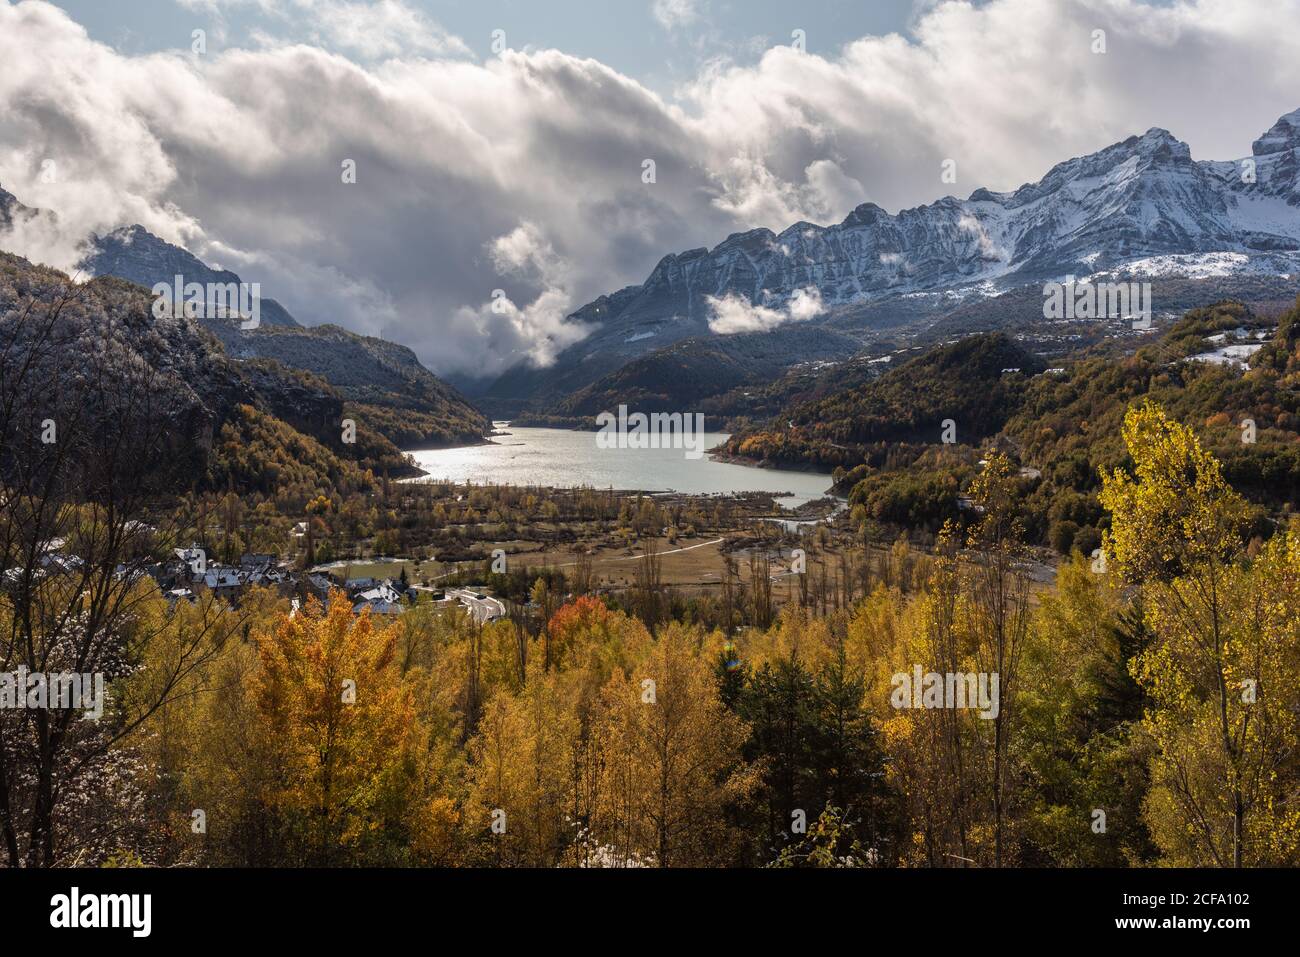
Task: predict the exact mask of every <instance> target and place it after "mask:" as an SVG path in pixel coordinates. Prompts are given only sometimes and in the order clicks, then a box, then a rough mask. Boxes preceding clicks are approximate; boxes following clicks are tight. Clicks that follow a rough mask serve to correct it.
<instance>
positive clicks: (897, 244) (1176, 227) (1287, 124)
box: [488, 110, 1300, 403]
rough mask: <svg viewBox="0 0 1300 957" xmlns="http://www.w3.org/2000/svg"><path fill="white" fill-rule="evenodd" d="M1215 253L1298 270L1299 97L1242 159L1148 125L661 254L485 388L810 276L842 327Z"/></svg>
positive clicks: (574, 375) (519, 386) (515, 382)
mask: <svg viewBox="0 0 1300 957" xmlns="http://www.w3.org/2000/svg"><path fill="white" fill-rule="evenodd" d="M1180 257H1189V258H1187V259H1186V260H1184V259H1181V258H1180ZM1207 262H1208V263H1211V264H1212V267H1213V268H1212V274H1215V275H1218V274H1223V273H1224V271H1225V270H1226V272H1227V273H1234V272H1292V271H1300V110H1297V111H1295V112H1293V113H1290V114H1287V115H1286V116H1283V117H1281V118H1280V119H1279V120H1278V121H1277V122H1276V123H1275V124H1274V125H1273V126H1272V127H1271V128H1270V129H1269V130H1268V131H1267V132H1266V133H1264V135H1263V136H1261V137H1260V138H1259V139H1258V140H1256V141H1255V143H1254V144H1253V146H1252V153H1251V155H1250V156H1249V157H1245V158H1243V159H1241V160H1237V161H1232V162H1224V161H1218V162H1215V161H1197V160H1193V159H1192V156H1191V151H1190V149H1189V148H1188V146H1187V144H1186V143H1183V142H1181V141H1180V140H1178V139H1177V138H1176V137H1174V136H1173V135H1172V134H1170V133H1169V132H1168V131H1166V130H1162V129H1151V130H1148V131H1147V132H1146V133H1144V134H1142V135H1141V136H1132V137H1129V138H1128V139H1126V140H1124V141H1123V142H1120V143H1116V144H1114V145H1112V146H1109V147H1107V148H1106V149H1103V150H1101V151H1099V152H1096V153H1093V154H1090V155H1088V156H1082V157H1076V158H1074V159H1071V160H1067V161H1065V162H1063V163H1060V164H1058V165H1057V166H1055V167H1053V168H1052V169H1051V170H1050V171H1048V173H1047V174H1046V175H1045V176H1044V177H1043V178H1042V179H1041V180H1039V181H1038V182H1036V183H1027V184H1025V185H1023V186H1021V187H1020V188H1019V189H1017V190H1015V191H1013V192H1008V193H995V192H992V191H990V190H987V189H977V190H976V191H975V192H973V193H972V194H971V195H970V196H969V197H968V198H967V199H964V200H961V199H957V198H955V197H951V196H948V197H944V198H943V199H940V200H938V201H936V202H934V203H932V204H929V205H926V206H919V207H916V208H914V209H905V210H901V211H900V212H898V213H897V214H890V213H888V212H886V211H885V210H883V209H881V208H880V207H879V206H877V205H875V204H873V203H864V204H862V205H860V206H858V207H857V208H856V209H854V210H853V211H852V212H851V213H850V214H849V215H848V217H846V218H845V220H844V221H843V222H842V223H838V224H835V225H832V226H818V225H814V224H812V223H804V222H801V223H795V224H794V225H792V226H790V227H788V228H786V229H785V230H783V231H782V232H780V233H773V232H772V231H771V230H769V229H754V230H750V231H749V232H745V233H737V234H734V235H732V236H729V237H727V238H726V239H725V240H724V241H723V242H721V243H719V244H718V245H717V246H716V247H714V248H713V249H704V248H700V249H692V250H688V251H686V252H683V253H678V254H675V255H668V256H665V257H664V258H663V259H662V260H661V261H660V262H659V264H658V265H657V266H656V267H655V268H654V270H653V271H652V272H651V274H650V276H649V278H647V279H646V281H645V282H644V283H643V284H641V285H640V286H629V287H627V288H625V289H622V290H619V291H618V292H616V293H613V294H611V295H608V296H602V297H600V298H599V299H597V300H595V301H594V302H592V303H589V304H588V305H586V306H584V307H582V308H581V309H579V310H578V311H577V312H575V313H574V314H573V317H574V318H575V319H578V320H581V321H584V322H588V323H592V324H593V325H595V326H596V327H597V329H596V332H595V333H593V334H592V335H591V336H589V337H588V338H587V339H585V340H583V341H582V342H579V343H577V344H576V345H574V346H572V347H570V348H569V349H568V350H566V351H565V352H564V353H563V354H561V356H560V357H559V360H558V361H557V363H556V364H555V366H553V367H552V368H550V369H543V370H538V369H531V368H527V367H516V368H514V369H511V370H509V371H507V372H506V374H505V375H504V376H502V377H501V379H499V380H498V381H497V383H495V384H494V385H493V387H492V388H491V389H490V390H489V392H488V396H489V398H490V399H493V400H496V401H499V402H506V403H508V402H510V401H511V400H516V401H517V400H522V399H526V398H530V397H531V398H533V399H534V400H536V401H542V402H544V401H548V400H549V399H550V398H553V397H554V396H557V395H560V394H564V393H567V392H571V391H573V390H574V389H576V388H581V387H582V386H585V385H587V384H589V383H590V382H592V381H595V379H596V378H599V377H600V376H601V375H604V374H606V373H608V372H611V371H613V370H615V369H617V368H619V367H620V366H621V365H623V364H624V363H626V362H628V361H630V360H631V359H634V358H636V357H637V356H640V355H643V354H645V353H647V352H650V351H652V350H655V349H661V348H663V347H665V346H667V345H670V344H671V343H673V342H675V341H677V340H679V339H684V338H687V337H689V336H698V335H707V334H709V332H710V329H709V320H710V319H711V318H713V316H714V307H713V305H712V300H713V298H714V297H724V296H728V295H732V296H739V297H743V298H744V299H745V300H747V301H748V302H749V303H751V304H753V305H761V306H766V307H769V308H774V309H779V308H781V307H783V306H785V305H786V304H787V303H788V302H789V301H790V299H791V297H792V296H793V295H795V293H796V292H797V291H799V290H805V289H808V288H809V287H812V288H815V289H816V290H817V292H818V293H819V294H820V296H821V300H822V302H823V304H824V305H825V307H826V309H827V311H828V314H829V317H830V318H831V319H833V318H834V317H836V316H837V315H838V316H839V317H840V319H839V321H836V327H837V328H839V329H841V330H842V329H844V328H845V322H844V318H843V317H844V316H845V314H846V313H847V314H849V315H850V316H851V315H852V314H853V313H854V312H856V310H858V309H860V308H861V307H863V306H864V305H866V304H870V303H875V302H880V301H883V300H889V299H891V298H900V297H904V296H914V295H923V294H933V293H938V292H942V291H946V290H954V289H956V290H962V289H965V290H968V291H971V292H974V293H978V294H980V295H992V294H996V293H998V292H1000V291H1003V290H1005V289H1008V288H1011V287H1013V286H1016V285H1020V284H1024V283H1029V282H1041V281H1044V280H1048V279H1055V278H1062V277H1064V276H1066V275H1070V274H1073V275H1077V276H1086V275H1091V274H1094V273H1102V272H1111V271H1116V270H1120V269H1122V270H1123V271H1125V272H1132V271H1133V270H1134V269H1135V268H1137V267H1138V266H1140V265H1141V264H1143V263H1147V264H1150V265H1151V266H1152V269H1153V272H1154V273H1158V274H1160V275H1170V274H1178V273H1177V270H1178V269H1179V268H1180V267H1181V266H1183V265H1186V266H1187V268H1188V269H1189V270H1190V272H1189V273H1182V274H1184V275H1187V274H1194V273H1196V271H1197V270H1198V269H1201V270H1202V271H1203V268H1204V267H1203V266H1201V265H1199V264H1202V263H1207ZM817 321H823V320H820V319H819V320H817ZM799 358H800V357H799V356H792V361H797V360H798V359H799Z"/></svg>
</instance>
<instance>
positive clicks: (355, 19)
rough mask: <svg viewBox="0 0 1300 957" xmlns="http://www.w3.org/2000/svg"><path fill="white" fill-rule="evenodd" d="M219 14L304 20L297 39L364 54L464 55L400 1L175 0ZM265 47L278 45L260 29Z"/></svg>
mask: <svg viewBox="0 0 1300 957" xmlns="http://www.w3.org/2000/svg"><path fill="white" fill-rule="evenodd" d="M176 2H177V3H179V4H180V5H181V6H183V7H188V8H189V9H192V10H198V11H203V12H206V13H208V14H210V15H213V16H215V17H217V18H218V21H219V23H221V24H222V28H223V30H224V13H225V11H226V10H227V9H230V8H232V7H252V8H256V9H257V10H258V11H259V12H261V13H262V14H265V15H269V16H272V17H276V18H279V19H280V20H282V21H283V22H284V25H286V26H287V25H302V24H307V25H308V26H307V27H306V29H305V30H303V31H302V33H303V36H302V39H305V40H310V41H311V42H313V43H318V44H321V45H324V46H327V47H328V48H330V49H333V50H339V51H342V52H347V53H355V54H357V55H358V56H360V57H362V58H365V59H381V58H384V57H395V56H403V55H412V56H466V55H468V54H469V52H470V50H469V47H468V46H466V44H465V42H464V41H463V40H461V39H460V38H459V37H456V36H452V35H451V34H449V33H448V32H447V31H446V30H444V29H443V28H442V27H441V26H440V25H439V24H438V23H437V22H435V21H434V20H432V19H430V18H429V17H428V16H426V15H425V14H424V13H423V12H421V11H420V10H419V9H417V8H415V7H413V6H411V5H410V4H409V3H407V2H405V0H176ZM259 37H260V43H261V45H264V46H276V45H280V44H281V43H283V42H284V41H279V40H277V39H276V38H275V37H274V35H273V34H269V33H265V32H263V33H260V34H259Z"/></svg>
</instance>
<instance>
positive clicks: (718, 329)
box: [705, 286, 826, 336]
mask: <svg viewBox="0 0 1300 957" xmlns="http://www.w3.org/2000/svg"><path fill="white" fill-rule="evenodd" d="M705 301H706V302H707V303H708V304H709V309H710V311H711V312H712V317H711V318H710V319H709V330H710V331H711V332H714V333H717V334H718V335H720V336H729V335H734V334H735V333H738V332H769V331H771V330H772V329H775V328H776V327H777V326H779V325H782V324H784V323H786V322H806V321H807V320H809V319H815V318H817V317H818V316H820V315H821V314H822V313H824V312H825V311H826V307H825V306H824V305H823V304H822V296H821V293H820V292H819V291H818V290H817V289H816V288H815V287H812V286H809V287H808V288H806V289H796V290H795V291H794V294H793V295H792V296H791V297H790V299H789V301H788V302H787V303H786V304H785V306H784V308H782V309H772V308H770V307H768V306H760V305H757V304H755V303H751V302H750V301H749V299H748V298H746V297H745V296H742V295H739V294H737V293H727V294H726V295H725V296H706V297H705Z"/></svg>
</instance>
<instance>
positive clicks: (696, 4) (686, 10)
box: [650, 0, 701, 30]
mask: <svg viewBox="0 0 1300 957" xmlns="http://www.w3.org/2000/svg"><path fill="white" fill-rule="evenodd" d="M700 6H701V0H654V3H653V4H652V5H651V7H650V12H651V13H653V14H654V18H655V19H656V20H658V21H659V25H660V26H662V27H663V28H664V29H665V30H675V29H677V28H679V27H684V26H689V25H690V24H692V23H695V22H696V21H697V20H699V18H700Z"/></svg>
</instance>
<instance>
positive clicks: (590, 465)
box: [411, 427, 831, 507]
mask: <svg viewBox="0 0 1300 957" xmlns="http://www.w3.org/2000/svg"><path fill="white" fill-rule="evenodd" d="M503 431H504V432H505V433H508V434H499V435H495V436H493V438H492V441H491V442H490V443H489V444H487V445H474V446H468V447H466V448H460V449H428V450H424V451H416V452H412V453H411V454H412V455H413V456H414V457H415V462H416V464H417V465H418V466H419V467H420V468H422V469H424V470H425V471H426V472H428V473H429V475H428V476H427V477H428V478H430V479H449V480H451V481H453V482H473V483H476V484H483V485H486V484H496V485H542V486H550V487H553V488H569V487H573V486H580V485H589V486H592V487H594V488H601V489H604V488H613V489H618V490H640V491H647V492H670V491H671V492H687V493H690V494H712V493H726V492H772V493H788V494H786V495H784V496H782V497H781V498H780V502H781V504H782V505H785V506H787V507H793V506H795V505H799V504H802V503H803V502H807V501H809V500H810V499H815V498H821V497H822V496H823V495H825V494H826V493H827V492H828V491H829V489H830V487H831V477H830V475H829V473H816V472H791V471H778V470H775V469H760V468H753V467H750V466H746V465H735V464H733V463H731V462H717V461H714V460H713V459H711V458H709V457H708V456H707V455H705V456H704V457H702V458H697V459H692V458H687V457H686V453H685V451H684V450H682V449H602V448H598V447H597V445H596V433H595V432H576V431H571V430H568V429H522V428H509V427H503ZM704 438H705V441H704V448H706V449H711V448H714V447H716V446H718V445H721V444H722V443H723V442H725V441H726V440H727V433H725V432H708V433H706V434H705V437H704Z"/></svg>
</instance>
